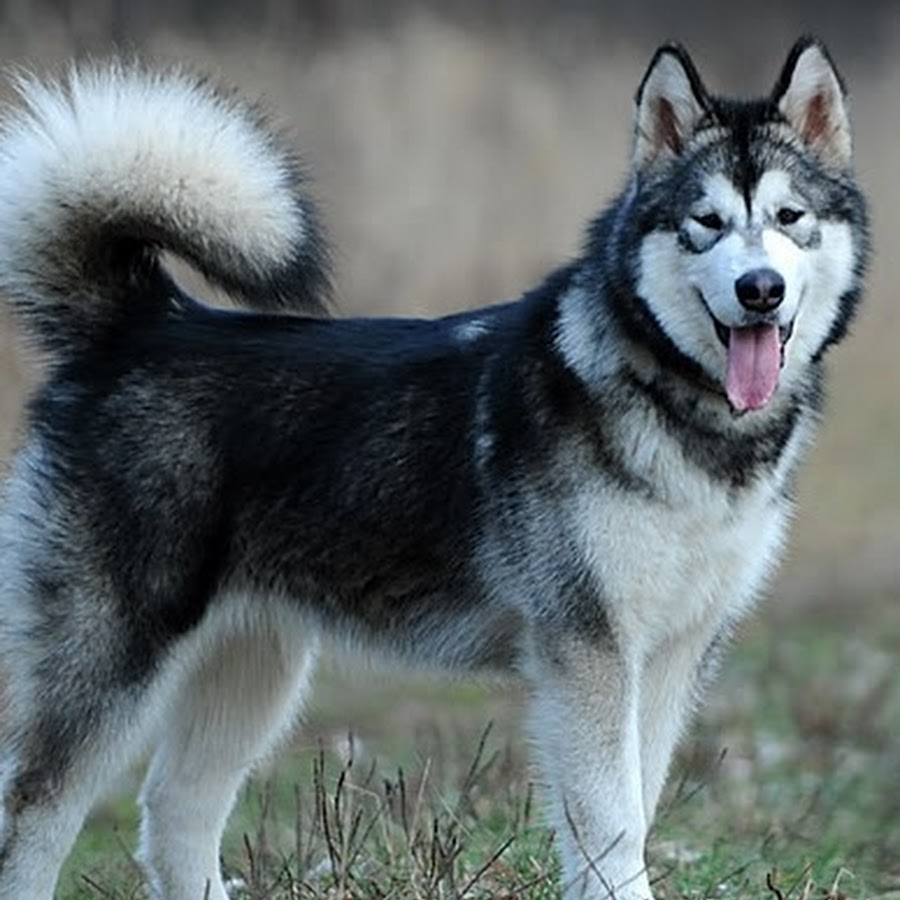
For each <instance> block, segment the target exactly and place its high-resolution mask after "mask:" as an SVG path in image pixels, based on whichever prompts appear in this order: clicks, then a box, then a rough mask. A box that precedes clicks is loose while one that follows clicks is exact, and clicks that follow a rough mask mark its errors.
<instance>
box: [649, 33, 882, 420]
mask: <svg viewBox="0 0 900 900" xmlns="http://www.w3.org/2000/svg"><path fill="white" fill-rule="evenodd" d="M633 165H634V170H635V178H636V179H637V185H638V189H637V194H638V199H637V200H636V202H637V203H638V204H639V206H640V210H641V220H642V221H643V222H646V223H647V225H646V226H645V228H644V233H643V235H642V239H641V242H640V253H639V256H640V259H639V272H640V274H639V277H638V283H637V293H638V295H639V297H640V298H641V299H642V301H643V302H644V303H645V304H646V305H647V307H648V308H649V310H650V312H651V314H652V315H653V317H654V318H655V320H656V321H657V323H658V324H659V326H660V328H661V329H662V330H663V331H664V333H665V334H666V335H667V337H668V338H669V340H671V341H672V342H673V343H674V344H675V345H676V347H677V349H678V350H679V351H680V352H681V353H682V354H684V355H685V356H687V357H689V358H690V359H692V360H693V361H694V362H695V363H697V364H699V365H700V366H701V367H702V369H703V370H704V372H705V373H706V374H707V376H708V377H709V378H710V379H711V380H712V381H713V382H715V383H716V384H718V385H720V386H721V389H722V390H723V392H724V393H725V394H726V396H727V398H728V401H729V403H730V405H731V407H732V409H733V410H734V411H735V412H738V413H744V412H748V411H756V410H761V409H764V408H765V407H766V406H767V405H768V404H769V403H770V401H771V400H772V398H773V397H774V396H775V395H776V393H777V392H778V391H780V390H781V391H787V390H789V386H790V384H791V382H792V381H793V380H794V379H795V378H796V377H797V376H799V375H800V374H801V373H802V371H803V370H804V369H805V367H806V366H807V364H808V363H809V361H810V360H811V359H812V358H814V357H816V356H817V355H818V354H820V353H821V351H822V349H823V348H824V346H825V345H826V344H827V343H828V342H829V341H831V340H834V339H836V338H837V337H839V336H840V332H841V331H842V329H843V327H844V325H845V324H846V320H847V319H848V318H849V315H850V311H851V309H852V306H853V301H854V300H855V291H856V286H857V284H858V281H859V277H860V274H861V268H862V263H863V258H864V255H865V246H864V244H865V236H864V235H865V211H864V209H863V207H862V200H861V199H860V197H859V194H858V192H857V191H856V190H855V189H854V188H853V186H852V179H851V176H850V130H849V124H848V120H847V114H846V110H845V102H844V94H843V89H842V86H841V83H840V80H839V77H838V75H837V73H836V72H835V70H834V68H833V66H832V64H831V62H830V60H829V59H828V56H827V55H826V53H825V51H824V50H823V49H822V48H821V47H820V46H819V45H818V44H816V43H814V42H810V41H807V42H803V43H800V44H798V45H797V46H796V47H795V48H794V50H793V51H792V53H791V56H790V57H789V58H788V61H787V63H786V65H785V68H784V71H783V72H782V74H781V77H780V78H779V81H778V84H777V86H776V88H775V91H774V92H773V94H772V95H771V97H770V98H768V99H766V100H762V101H754V102H748V103H735V102H733V101H722V100H717V99H715V98H712V97H710V96H709V95H708V94H707V93H706V91H705V89H704V88H703V85H702V83H701V82H700V79H699V76H698V75H697V73H696V71H695V70H694V68H693V65H692V64H691V62H690V59H689V58H688V57H687V55H686V54H685V53H684V51H682V50H681V49H680V48H674V47H665V48H662V49H661V50H660V51H659V52H658V53H657V55H656V57H655V58H654V61H653V63H652V64H651V66H650V69H649V70H648V72H647V75H646V76H645V78H644V81H643V83H642V85H641V88H640V91H639V93H638V103H637V116H636V138H635V148H634V161H633Z"/></svg>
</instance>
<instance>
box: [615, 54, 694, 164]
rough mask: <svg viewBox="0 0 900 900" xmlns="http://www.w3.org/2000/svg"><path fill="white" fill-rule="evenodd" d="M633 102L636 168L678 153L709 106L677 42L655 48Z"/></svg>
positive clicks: (688, 61)
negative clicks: (634, 104)
mask: <svg viewBox="0 0 900 900" xmlns="http://www.w3.org/2000/svg"><path fill="white" fill-rule="evenodd" d="M635 103H636V110H635V121H634V130H635V136H634V150H633V152H632V163H633V165H634V168H635V169H644V168H647V167H648V166H651V165H653V164H654V163H655V162H656V161H657V160H661V159H665V158H667V157H671V156H677V155H678V154H679V153H681V149H682V147H683V146H684V144H685V143H686V141H687V140H688V138H689V137H690V136H691V134H692V133H693V131H694V129H695V128H696V126H697V123H698V122H699V121H700V119H702V118H703V116H704V115H705V114H706V113H707V112H708V110H709V107H710V102H709V95H708V94H707V92H706V88H705V87H704V86H703V82H702V81H701V80H700V76H699V74H698V73H697V69H696V68H695V67H694V63H693V62H692V61H691V58H690V56H688V53H687V51H686V50H685V49H684V47H682V46H681V45H680V44H663V46H662V47H660V48H659V49H658V50H657V51H656V53H655V54H654V56H653V59H652V60H651V62H650V66H649V68H648V69H647V74H646V75H644V79H643V81H641V86H640V87H639V88H638V91H637V95H636V97H635Z"/></svg>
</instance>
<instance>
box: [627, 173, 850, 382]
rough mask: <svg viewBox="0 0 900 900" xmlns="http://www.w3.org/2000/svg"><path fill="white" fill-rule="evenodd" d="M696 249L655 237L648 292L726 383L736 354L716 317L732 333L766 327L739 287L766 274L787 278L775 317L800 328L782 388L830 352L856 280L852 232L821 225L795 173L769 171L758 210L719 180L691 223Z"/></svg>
mask: <svg viewBox="0 0 900 900" xmlns="http://www.w3.org/2000/svg"><path fill="white" fill-rule="evenodd" d="M682 228H683V229H684V231H685V232H686V234H687V237H688V240H689V241H690V243H691V245H692V247H693V248H694V252H691V251H689V250H687V249H685V248H684V247H683V246H681V244H680V243H679V239H678V236H677V235H676V234H674V233H672V232H654V233H652V234H650V235H648V236H647V237H646V238H645V239H644V241H643V244H642V247H641V276H640V280H639V283H638V291H639V294H640V296H641V297H642V298H644V300H645V301H646V302H647V304H648V305H649V306H650V308H651V310H652V312H653V314H654V316H655V317H656V319H657V321H658V322H659V324H660V326H661V327H662V328H663V330H664V331H665V332H666V334H667V335H668V336H669V337H670V338H671V339H672V341H674V343H675V344H676V345H677V346H678V347H679V349H680V350H681V351H682V352H683V353H685V354H686V355H687V356H689V357H690V358H692V359H694V360H695V361H696V362H698V363H699V364H700V365H701V366H703V368H704V369H705V370H706V371H707V372H709V373H710V374H711V375H712V376H713V377H714V378H716V379H717V380H722V379H723V378H724V374H725V366H726V360H727V353H726V349H725V347H724V346H723V345H722V342H721V341H720V340H719V338H718V336H717V334H716V328H715V325H714V323H713V320H712V317H715V319H716V320H718V322H719V323H721V324H722V325H724V326H726V327H739V326H743V325H747V324H751V323H753V322H754V321H758V320H759V317H758V315H757V316H755V315H754V314H753V313H752V312H750V311H748V310H747V309H745V308H744V307H743V306H742V305H741V303H740V301H739V299H738V296H737V292H736V286H735V282H736V281H737V279H738V278H740V277H741V276H742V275H744V274H745V273H747V272H749V271H752V270H753V269H759V268H770V269H773V270H774V271H776V272H777V273H778V274H779V275H780V276H781V277H782V278H783V279H784V282H785V295H784V299H783V301H782V302H781V304H779V306H778V307H777V309H776V310H775V311H773V317H774V321H776V322H777V324H779V325H780V326H781V327H783V328H787V327H788V326H790V325H793V335H792V337H791V338H790V340H789V341H788V343H787V344H786V346H785V349H784V366H783V368H782V372H781V376H780V380H779V384H780V386H781V387H784V386H785V385H787V384H789V383H790V382H791V381H792V380H793V379H794V378H795V377H796V375H797V374H798V373H800V372H801V371H802V369H803V367H804V366H805V364H806V363H807V362H808V361H809V359H810V357H811V356H813V355H814V354H815V353H816V352H817V351H818V350H819V348H820V347H821V345H822V342H823V341H824V339H825V338H826V336H827V335H828V332H829V330H830V328H831V326H832V323H833V322H834V320H835V317H836V316H837V314H838V310H839V305H840V300H841V297H842V296H843V294H845V293H846V292H847V291H848V290H849V288H850V286H851V285H852V283H853V259H854V251H853V238H852V234H851V230H850V227H849V226H847V225H844V224H839V223H834V222H822V221H818V220H817V219H816V217H815V214H814V212H813V210H811V209H810V208H809V207H808V205H807V203H806V201H805V199H804V198H803V197H802V196H801V195H800V194H799V193H798V192H797V191H796V190H795V189H794V188H793V186H792V184H791V179H790V176H789V175H788V173H787V172H786V171H782V170H773V171H769V172H766V173H764V174H763V176H762V177H761V178H760V180H759V183H758V184H757V186H756V188H755V190H754V191H753V194H752V196H751V197H750V208H749V210H748V208H747V203H746V201H745V199H744V197H743V195H742V194H741V193H740V192H739V190H738V189H737V188H736V187H735V186H734V185H733V184H732V183H731V181H730V180H729V179H728V178H727V177H726V176H725V175H723V174H721V173H719V174H715V175H711V176H709V178H708V179H707V180H706V183H705V185H704V191H703V196H702V198H701V199H700V200H698V202H697V203H696V204H695V206H694V207H693V208H692V209H691V210H690V214H689V218H687V219H686V220H685V221H684V222H683V223H682Z"/></svg>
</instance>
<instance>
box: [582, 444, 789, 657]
mask: <svg viewBox="0 0 900 900" xmlns="http://www.w3.org/2000/svg"><path fill="white" fill-rule="evenodd" d="M635 438H636V439H635V441H634V442H633V447H632V449H633V452H632V454H631V456H630V459H631V460H632V464H633V466H634V469H635V470H636V471H637V472H639V473H640V474H641V475H642V477H644V478H646V480H647V481H648V482H649V483H650V484H652V485H653V486H654V489H655V496H654V497H652V498H650V497H646V496H644V495H642V494H640V493H627V492H623V491H622V489H621V488H620V487H618V486H612V485H610V484H601V485H598V486H597V487H596V489H595V490H593V491H582V492H581V493H580V499H579V501H578V504H577V506H578V508H577V510H576V511H574V514H575V517H576V531H577V533H578V534H579V535H580V540H581V542H582V548H583V552H584V554H585V558H586V559H587V561H588V564H589V565H590V567H591V569H592V570H593V572H594V574H595V577H596V579H597V582H598V584H599V585H600V587H601V591H602V593H603V596H604V599H605V601H606V603H607V604H608V609H609V611H610V614H611V615H612V617H613V620H614V622H615V625H616V627H617V628H618V630H619V631H620V633H621V634H622V635H623V637H625V638H626V640H628V641H629V643H631V644H632V645H634V642H637V643H638V645H639V646H641V647H643V649H644V650H646V651H650V650H651V649H652V648H653V646H655V645H656V644H658V643H659V642H660V641H662V640H665V639H666V638H667V637H670V636H673V635H675V634H677V633H679V632H681V631H685V630H688V629H691V628H694V627H696V626H697V625H699V624H700V623H701V622H707V623H710V624H713V625H715V623H721V622H724V621H726V620H728V619H732V618H734V617H736V616H737V615H739V614H740V613H741V611H742V610H743V609H744V608H746V607H747V606H748V605H749V604H750V603H751V602H752V601H753V600H754V599H755V596H756V594H757V592H758V590H759V588H760V586H761V585H762V583H763V581H764V580H765V577H766V575H767V573H768V572H769V571H770V570H771V568H772V566H773V564H774V563H775V562H776V561H777V558H778V556H779V550H780V547H781V545H782V543H783V539H784V535H785V526H786V523H787V518H788V512H789V504H788V501H787V500H785V499H784V498H783V496H782V482H783V471H784V469H785V468H786V467H787V466H788V465H790V464H791V462H792V460H793V457H794V456H795V454H796V449H795V447H794V444H795V443H796V442H794V441H792V442H791V445H790V446H789V447H788V450H787V452H786V453H785V459H784V460H783V462H782V464H781V465H780V466H779V468H778V470H777V471H775V472H773V473H770V474H769V475H768V476H765V477H761V478H759V479H758V480H757V481H756V482H754V483H753V484H751V485H749V486H747V487H745V488H742V489H740V490H732V489H730V488H729V486H727V485H724V484H722V483H721V482H718V481H716V480H715V479H713V478H711V477H710V476H709V475H708V474H707V473H706V472H704V471H702V470H701V469H699V468H698V467H697V466H696V465H695V464H693V463H692V462H691V461H689V460H687V459H686V458H685V457H684V455H683V453H682V451H681V447H680V445H679V444H678V442H677V441H676V440H675V439H674V438H673V437H671V436H670V435H668V434H666V433H664V432H663V431H661V430H660V429H658V428H656V429H646V428H643V429H640V433H639V434H636V435H635Z"/></svg>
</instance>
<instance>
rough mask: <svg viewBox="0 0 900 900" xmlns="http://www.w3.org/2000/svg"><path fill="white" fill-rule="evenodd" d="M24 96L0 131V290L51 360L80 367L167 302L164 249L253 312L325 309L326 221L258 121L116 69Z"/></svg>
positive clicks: (20, 81) (26, 80)
mask: <svg viewBox="0 0 900 900" xmlns="http://www.w3.org/2000/svg"><path fill="white" fill-rule="evenodd" d="M15 86H16V89H17V93H18V95H19V100H20V103H19V104H18V105H17V106H16V107H14V108H12V109H11V110H9V111H7V112H6V114H5V115H4V116H3V117H2V122H0V290H2V291H3V292H4V293H5V294H6V295H7V296H8V297H9V299H10V300H11V302H12V304H13V307H14V310H15V312H16V313H17V315H18V316H19V318H20V319H21V320H22V321H23V322H24V325H25V328H26V330H27V331H28V332H29V333H30V334H32V335H33V336H34V337H35V338H36V339H37V342H38V344H39V345H40V346H41V347H43V348H44V349H46V350H49V351H51V353H53V354H56V355H57V356H63V357H70V356H72V355H73V354H77V353H78V352H79V351H81V350H83V349H85V348H86V347H88V346H90V345H91V344H92V343H93V342H95V341H96V340H97V339H98V336H99V335H100V334H103V333H105V332H107V331H108V330H109V329H110V328H111V327H115V326H117V324H118V323H120V322H121V321H124V320H125V319H126V318H127V317H129V316H130V315H133V314H135V313H136V312H137V311H138V310H146V309H147V308H148V306H150V307H152V306H153V305H154V304H156V305H157V306H161V305H162V304H163V303H165V302H166V300H167V295H168V291H167V290H166V289H165V287H164V286H165V285H166V284H167V283H168V282H167V281H166V279H165V278H164V276H162V274H161V271H160V264H159V254H160V252H161V251H163V250H168V251H171V252H173V253H175V254H176V255H178V256H181V257H183V258H185V259H186V260H187V261H189V262H190V263H191V264H192V265H193V266H195V267H196V268H197V269H198V270H199V271H201V272H202V273H203V274H204V275H205V276H206V277H207V278H209V279H210V280H211V281H212V282H214V283H216V284H219V285H220V286H222V287H224V288H225V289H226V290H227V291H229V293H231V294H232V295H233V296H234V297H235V299H236V300H237V301H238V302H240V303H243V304H245V305H247V306H249V307H251V308H256V309H269V310H272V309H291V308H296V309H299V310H316V309H320V308H321V307H322V305H323V302H324V298H325V296H326V294H327V289H328V284H329V275H328V253H327V250H326V246H325V241H324V238H323V235H322V232H321V229H320V225H319V221H318V218H317V215H316V211H315V209H314V208H313V206H312V204H311V202H310V201H309V200H308V198H307V197H306V196H305V195H304V193H303V191H302V187H303V176H302V172H301V170H300V167H299V164H298V161H297V159H296V157H295V156H294V154H293V153H292V152H291V150H290V149H289V148H288V147H287V146H286V145H285V144H284V143H283V142H282V141H281V140H279V138H278V137H277V136H275V135H274V134H273V133H271V132H270V131H269V130H268V129H267V128H266V127H265V125H264V123H263V121H262V118H261V116H260V114H259V113H258V111H257V110H256V109H255V108H254V107H252V106H250V105H248V104H244V103H242V102H240V101H238V100H236V99H235V98H234V97H232V96H231V95H229V94H227V93H224V92H222V91H220V90H218V89H216V88H215V87H213V86H212V85H211V84H210V83H209V82H208V81H206V80H204V79H202V78H198V77H196V76H194V75H191V74H188V73H185V72H184V71H181V70H179V69H169V70H164V71H153V70H150V69H147V68H145V67H143V66H141V65H138V64H126V63H120V62H115V63H111V64H105V65H100V64H92V65H89V66H78V67H73V68H72V69H71V70H70V71H69V72H68V74H67V75H66V76H65V77H63V78H62V79H59V80H40V79H37V78H35V77H32V76H27V75H20V76H18V77H16V78H15Z"/></svg>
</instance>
